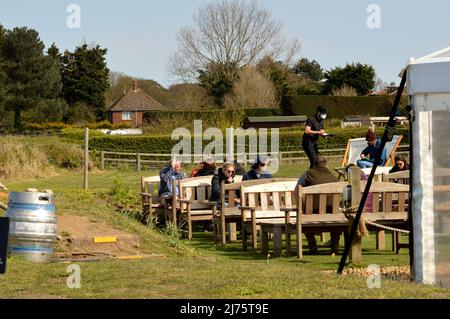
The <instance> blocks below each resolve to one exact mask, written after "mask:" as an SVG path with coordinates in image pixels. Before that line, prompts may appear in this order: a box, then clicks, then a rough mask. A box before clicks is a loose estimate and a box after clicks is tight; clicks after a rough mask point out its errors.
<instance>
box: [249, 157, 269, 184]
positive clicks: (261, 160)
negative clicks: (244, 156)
mask: <svg viewBox="0 0 450 319" xmlns="http://www.w3.org/2000/svg"><path fill="white" fill-rule="evenodd" d="M268 163H269V160H268V159H267V158H265V157H262V156H258V157H257V158H256V163H255V164H253V165H252V169H251V170H250V171H248V172H247V174H245V175H244V177H243V178H242V180H243V181H248V180H252V179H264V178H273V177H272V174H270V173H267V165H268Z"/></svg>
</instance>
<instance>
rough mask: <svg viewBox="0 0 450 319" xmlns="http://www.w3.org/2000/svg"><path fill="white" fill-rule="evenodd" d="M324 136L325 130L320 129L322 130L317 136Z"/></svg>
mask: <svg viewBox="0 0 450 319" xmlns="http://www.w3.org/2000/svg"><path fill="white" fill-rule="evenodd" d="M325 134H327V133H326V132H325V130H323V129H322V130H320V131H319V135H320V136H324V135H325Z"/></svg>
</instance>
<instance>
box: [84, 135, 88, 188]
mask: <svg viewBox="0 0 450 319" xmlns="http://www.w3.org/2000/svg"><path fill="white" fill-rule="evenodd" d="M88 171H89V128H87V127H85V128H84V190H85V191H87V190H88Z"/></svg>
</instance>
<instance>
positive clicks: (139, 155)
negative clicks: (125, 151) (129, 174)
mask: <svg viewBox="0 0 450 319" xmlns="http://www.w3.org/2000/svg"><path fill="white" fill-rule="evenodd" d="M136 161H137V170H138V172H140V171H141V154H140V153H137V154H136Z"/></svg>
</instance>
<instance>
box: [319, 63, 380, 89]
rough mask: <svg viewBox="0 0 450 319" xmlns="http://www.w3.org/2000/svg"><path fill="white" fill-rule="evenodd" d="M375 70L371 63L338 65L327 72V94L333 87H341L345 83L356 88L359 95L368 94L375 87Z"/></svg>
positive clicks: (325, 86)
mask: <svg viewBox="0 0 450 319" xmlns="http://www.w3.org/2000/svg"><path fill="white" fill-rule="evenodd" d="M375 76H376V74H375V70H374V68H373V67H372V66H371V65H369V64H361V63H356V64H355V63H352V64H347V65H346V66H345V67H344V68H341V67H336V68H334V69H331V70H330V71H327V72H326V73H325V79H326V82H325V85H324V87H323V89H324V93H325V94H330V93H331V92H332V91H333V89H340V88H342V87H343V86H344V85H346V86H350V87H352V88H354V89H355V90H356V92H357V93H358V95H367V94H369V93H370V91H371V90H373V88H374V87H375Z"/></svg>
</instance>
